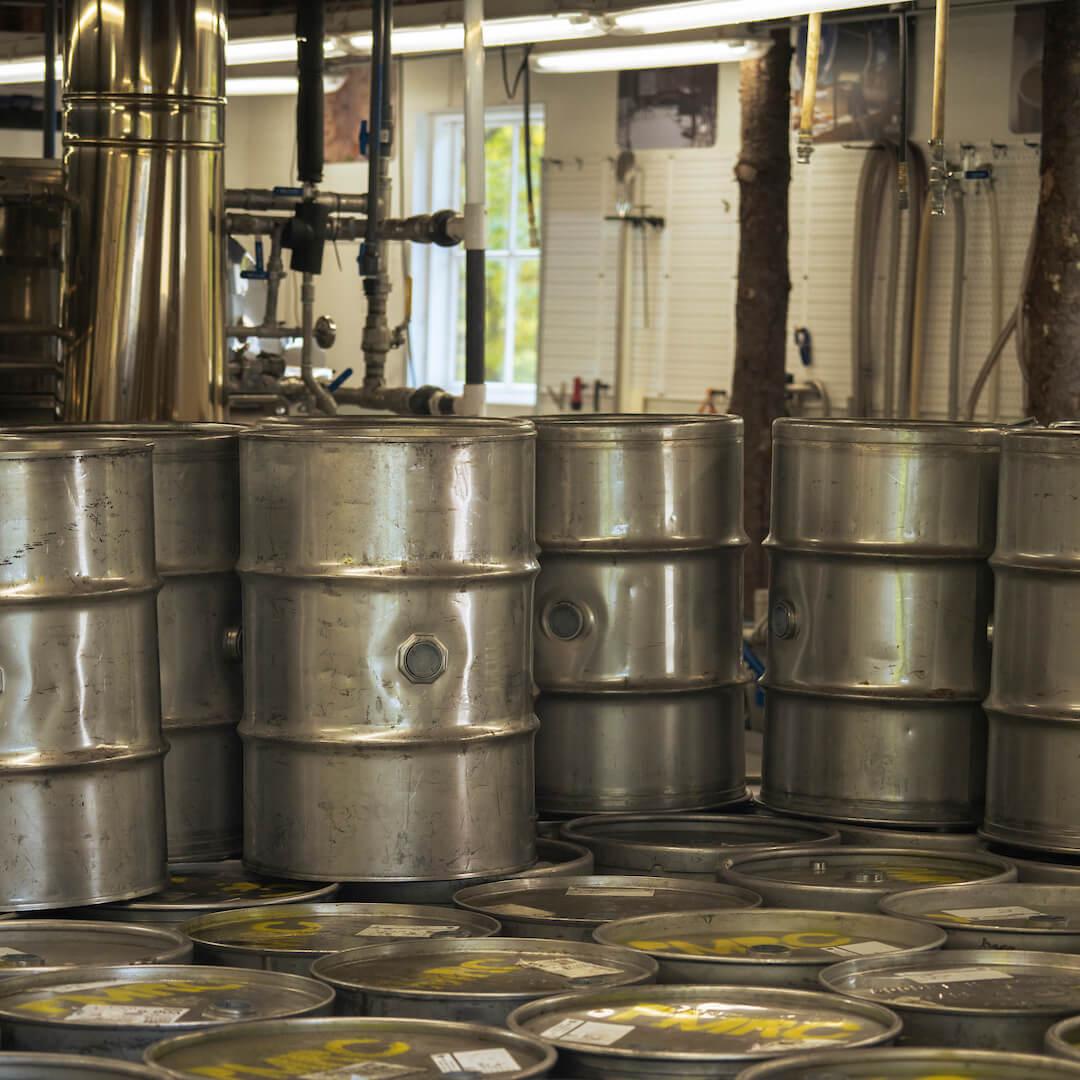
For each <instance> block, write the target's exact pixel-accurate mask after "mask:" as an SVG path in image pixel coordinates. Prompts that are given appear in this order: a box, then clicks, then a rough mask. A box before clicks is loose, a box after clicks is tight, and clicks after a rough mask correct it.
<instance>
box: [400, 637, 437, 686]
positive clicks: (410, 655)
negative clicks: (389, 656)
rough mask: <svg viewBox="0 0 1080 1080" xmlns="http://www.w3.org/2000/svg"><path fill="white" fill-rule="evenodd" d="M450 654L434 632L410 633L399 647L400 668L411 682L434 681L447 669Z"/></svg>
mask: <svg viewBox="0 0 1080 1080" xmlns="http://www.w3.org/2000/svg"><path fill="white" fill-rule="evenodd" d="M449 658H450V654H449V653H448V652H447V651H446V646H445V645H444V644H443V643H442V642H441V641H440V640H439V639H438V638H437V637H435V636H434V635H432V634H410V635H409V636H408V637H407V638H406V639H405V640H404V641H403V642H402V643H401V645H400V646H399V647H398V670H400V672H401V674H402V675H404V676H405V678H406V679H408V680H409V682H411V683H433V682H435V680H436V679H438V678H439V676H440V675H442V674H443V672H444V671H446V665H447V661H448V660H449Z"/></svg>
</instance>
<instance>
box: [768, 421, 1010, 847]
mask: <svg viewBox="0 0 1080 1080" xmlns="http://www.w3.org/2000/svg"><path fill="white" fill-rule="evenodd" d="M1000 441H1001V434H1000V430H999V429H997V428H994V427H990V426H979V425H973V424H956V423H946V422H932V421H870V420H794V419H781V420H778V421H776V423H775V424H774V425H773V485H772V519H771V529H770V533H769V536H768V538H767V539H766V541H765V544H766V546H767V547H768V549H769V557H770V567H771V585H770V590H769V659H768V664H767V670H766V674H765V678H764V681H765V685H766V687H767V692H766V705H765V747H764V758H763V763H762V788H761V801H762V802H763V803H765V805H766V806H769V807H770V808H772V809H774V810H778V811H781V812H790V813H800V814H806V815H808V816H810V817H817V818H832V819H836V820H841V821H843V820H846V821H853V822H861V823H864V824H872V823H877V824H884V825H899V824H906V825H912V826H916V827H922V828H926V827H931V826H952V827H956V826H965V825H968V826H974V825H976V824H977V823H978V821H979V819H980V816H981V809H982V801H983V787H984V775H985V748H986V721H985V717H984V716H983V713H982V709H981V703H982V699H983V698H984V697H985V696H986V690H987V687H988V686H989V681H990V646H989V641H988V635H987V625H988V621H989V617H990V611H991V607H992V602H993V581H992V578H991V573H990V568H989V565H988V563H987V559H988V557H989V555H990V552H991V550H992V549H993V546H994V522H995V515H996V505H997V473H998V457H999V444H1000Z"/></svg>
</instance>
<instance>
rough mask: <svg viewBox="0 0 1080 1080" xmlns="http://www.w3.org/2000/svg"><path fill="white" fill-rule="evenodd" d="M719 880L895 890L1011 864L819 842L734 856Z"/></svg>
mask: <svg viewBox="0 0 1080 1080" xmlns="http://www.w3.org/2000/svg"><path fill="white" fill-rule="evenodd" d="M723 873H724V879H725V880H730V881H732V882H735V883H737V884H742V883H743V882H746V883H747V884H748V885H749V887H751V888H752V887H753V885H752V884H750V883H752V882H753V881H754V880H757V879H761V880H767V881H776V882H784V883H785V884H788V885H793V886H801V887H804V888H807V889H814V888H817V887H824V888H829V889H845V890H850V891H853V892H856V893H859V892H867V891H873V892H880V893H888V892H899V891H900V890H903V889H918V888H926V887H927V886H930V885H960V884H962V883H964V882H969V881H985V880H994V879H996V880H999V881H1010V880H1012V879H1013V877H1014V871H1013V868H1012V865H1011V864H1010V863H1009V862H1007V861H1006V860H1005V859H999V858H997V857H996V856H993V855H985V854H983V853H982V852H971V853H964V852H955V853H954V852H946V851H918V850H917V849H914V848H858V847H818V848H812V847H811V848H800V849H796V850H791V851H776V852H771V851H767V852H757V853H750V854H747V855H733V856H732V857H731V860H730V862H729V863H728V867H727V869H725V870H724V871H723Z"/></svg>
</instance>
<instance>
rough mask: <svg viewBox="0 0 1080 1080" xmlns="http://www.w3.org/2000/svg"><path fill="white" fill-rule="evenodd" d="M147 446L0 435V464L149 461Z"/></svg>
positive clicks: (99, 439)
mask: <svg viewBox="0 0 1080 1080" xmlns="http://www.w3.org/2000/svg"><path fill="white" fill-rule="evenodd" d="M152 450H153V444H152V443H150V442H137V441H135V440H133V439H124V438H111V437H107V436H104V435H102V436H97V435H74V434H73V435H70V436H64V435H60V436H56V435H52V434H50V435H48V436H40V435H23V434H20V433H19V432H17V431H15V430H14V429H11V430H9V431H3V432H0V461H20V460H29V461H57V460H59V461H74V460H77V459H78V458H87V457H106V458H118V457H135V456H146V457H149V456H150V453H151V451H152Z"/></svg>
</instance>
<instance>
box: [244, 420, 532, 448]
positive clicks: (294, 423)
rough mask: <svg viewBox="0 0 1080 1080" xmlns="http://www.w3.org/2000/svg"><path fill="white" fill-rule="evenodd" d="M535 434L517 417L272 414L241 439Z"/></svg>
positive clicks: (402, 440) (421, 439)
mask: <svg viewBox="0 0 1080 1080" xmlns="http://www.w3.org/2000/svg"><path fill="white" fill-rule="evenodd" d="M535 437H536V428H535V427H534V426H533V424H532V422H531V421H530V420H524V419H519V418H517V417H477V416H457V417H443V418H438V417H431V418H428V417H421V416H399V417H376V416H356V417H353V416H339V417H321V418H319V417H313V418H310V419H306V418H305V419H294V418H291V417H282V418H271V419H268V420H265V421H263V422H262V423H261V424H259V425H258V426H257V427H252V428H247V429H246V430H244V431H243V432H241V434H240V441H241V443H254V442H262V441H267V440H268V441H272V442H278V441H285V442H314V443H330V444H334V443H337V442H339V441H345V442H350V443H354V442H358V443H369V442H374V443H397V444H400V445H409V446H411V445H423V444H424V443H431V442H454V443H460V442H466V443H472V442H491V441H500V440H513V439H534V438H535Z"/></svg>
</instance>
